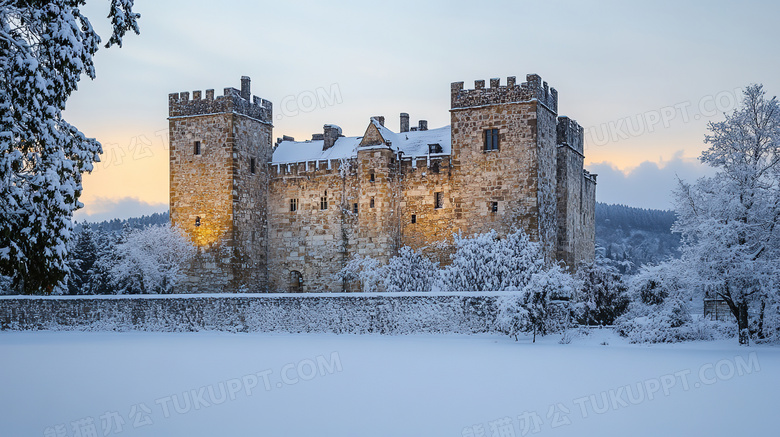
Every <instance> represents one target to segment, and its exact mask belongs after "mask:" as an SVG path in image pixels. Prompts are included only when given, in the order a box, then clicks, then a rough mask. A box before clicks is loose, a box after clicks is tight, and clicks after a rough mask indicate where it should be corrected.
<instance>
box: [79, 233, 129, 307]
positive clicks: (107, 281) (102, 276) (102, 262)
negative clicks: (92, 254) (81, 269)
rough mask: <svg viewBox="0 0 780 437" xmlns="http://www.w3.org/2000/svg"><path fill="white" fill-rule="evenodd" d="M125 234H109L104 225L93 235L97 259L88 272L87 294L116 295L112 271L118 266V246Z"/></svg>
mask: <svg viewBox="0 0 780 437" xmlns="http://www.w3.org/2000/svg"><path fill="white" fill-rule="evenodd" d="M124 236H125V233H124V232H118V233H113V232H108V231H106V229H105V227H104V226H103V225H100V226H98V228H97V230H96V231H95V232H94V234H93V241H94V243H95V250H96V259H95V263H94V264H92V268H91V269H90V270H89V271H88V282H87V283H86V290H87V291H86V292H85V294H116V290H115V289H114V286H113V285H112V283H111V270H112V269H113V268H114V266H115V265H116V264H117V257H116V250H115V249H116V246H117V245H118V244H119V243H121V242H123V241H124Z"/></svg>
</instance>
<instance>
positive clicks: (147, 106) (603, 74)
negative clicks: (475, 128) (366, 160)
mask: <svg viewBox="0 0 780 437" xmlns="http://www.w3.org/2000/svg"><path fill="white" fill-rule="evenodd" d="M108 5H109V2H108V1H107V0H102V1H94V0H92V1H89V2H88V4H87V5H86V7H85V8H84V12H85V13H86V15H87V16H88V17H89V18H90V20H91V22H92V24H93V26H94V27H95V29H96V30H97V31H98V33H99V34H100V35H101V36H102V37H103V39H104V40H107V39H108V36H109V35H110V31H109V22H108V20H107V19H106V18H105V17H106V16H107V14H108ZM136 12H139V13H140V14H141V19H140V21H139V25H140V29H141V34H140V35H128V36H127V37H126V38H125V41H124V45H123V47H122V48H118V47H113V48H111V49H101V50H100V51H99V52H98V53H97V54H96V56H95V66H96V71H97V78H96V79H95V80H89V79H88V78H83V79H82V82H81V83H80V84H79V89H78V91H76V92H75V93H74V94H73V95H71V98H70V99H69V101H68V105H67V109H66V111H65V118H66V119H67V120H68V121H69V122H70V123H72V124H74V125H75V126H77V127H78V128H79V129H81V131H82V132H84V133H85V134H86V135H87V136H88V137H94V138H97V139H98V140H99V141H100V142H101V143H102V144H103V148H104V154H103V156H102V158H101V160H102V162H100V163H97V164H96V165H95V169H94V171H93V172H92V173H91V174H88V175H86V176H85V177H84V191H83V195H82V198H81V200H82V202H83V203H84V204H85V208H83V209H82V210H80V211H77V213H76V216H75V218H76V219H77V220H84V219H88V220H104V219H109V218H114V217H119V218H126V217H132V216H139V215H142V214H150V213H152V212H160V211H165V210H167V208H168V206H167V205H168V196H169V191H168V178H169V176H168V144H167V135H168V132H167V129H168V122H167V119H166V117H167V115H168V112H167V111H168V107H167V105H168V100H167V99H168V94H169V93H172V92H181V91H190V92H191V91H194V90H205V89H209V88H213V89H215V90H216V94H217V95H221V93H222V89H223V88H225V87H235V88H239V87H240V78H241V76H250V77H251V78H252V93H253V94H255V95H257V96H260V97H262V98H265V99H267V100H270V101H271V102H273V104H274V137H281V136H282V135H291V136H293V137H295V138H297V139H306V138H310V136H311V134H312V133H314V132H321V130H322V126H323V125H324V124H326V123H333V124H337V125H339V126H341V127H342V129H343V131H344V134H345V135H347V136H357V135H362V133H363V131H364V130H365V127H366V125H367V123H368V120H369V117H370V116H373V115H384V116H385V117H386V118H387V122H386V124H387V125H388V127H390V128H391V129H393V130H396V131H397V130H398V114H399V113H401V112H407V113H409V114H410V117H411V122H412V124H414V123H416V121H417V120H420V119H425V120H428V125H429V127H430V128H435V127H441V126H445V125H448V124H449V112H448V110H449V90H450V83H451V82H458V81H463V82H465V83H466V88H473V81H474V80H479V79H482V80H488V79H490V78H494V77H498V78H501V81H502V84H505V83H506V82H505V81H506V77H508V76H517V78H518V81H524V80H525V76H526V75H527V74H531V73H535V74H539V75H540V76H541V77H542V79H543V80H545V81H547V82H548V83H549V84H550V86H551V87H555V88H556V89H557V90H558V93H559V115H566V116H569V117H571V118H574V119H575V120H577V121H578V122H579V123H580V124H581V125H582V126H583V127H584V128H585V132H586V134H585V157H586V158H585V165H586V168H587V169H588V170H590V171H591V172H594V173H597V174H599V178H598V182H599V183H598V187H597V191H596V192H597V194H596V196H597V200H598V201H601V202H607V203H621V204H626V205H630V206H636V207H642V208H662V209H669V208H671V207H672V195H671V190H672V189H673V188H674V187H675V185H676V184H677V179H678V178H680V179H683V180H694V179H696V178H698V177H701V176H704V175H708V174H712V171H711V169H708V168H706V167H704V166H702V165H701V164H699V162H698V159H697V158H698V156H699V155H700V153H701V151H702V150H704V148H705V144H704V142H703V139H704V135H705V133H706V132H707V123H708V122H717V121H721V120H723V118H724V113H729V112H731V111H733V110H734V109H735V108H736V107H737V105H738V104H739V101H740V97H741V90H742V89H743V88H744V87H746V86H747V85H749V84H751V83H763V84H764V87H765V89H766V91H767V93H768V94H769V96H773V95H775V94H777V93H778V92H779V91H780V76H778V74H777V72H778V71H780V57H778V56H775V54H776V52H777V50H776V49H775V44H776V41H777V40H778V36H780V27H778V26H777V25H776V23H775V21H776V17H777V16H778V13H779V12H780V3H777V2H768V1H767V2H760V1H743V2H740V3H736V2H722V1H686V2H681V1H679V0H678V1H655V2H625V1H614V2H613V1H602V2H582V1H545V2H540V1H534V2H527V1H518V0H514V1H501V0H497V1H492V2H490V3H484V4H480V3H477V2H463V1H453V0H450V1H419V0H417V1H407V0H398V1H394V2H365V1H336V0H333V1H329V2H321V1H293V0H290V1H273V2H271V1H221V2H219V6H218V8H217V3H216V2H214V1H197V0H187V1H177V0H166V1H164V2H137V5H136Z"/></svg>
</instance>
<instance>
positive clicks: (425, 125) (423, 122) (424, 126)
mask: <svg viewBox="0 0 780 437" xmlns="http://www.w3.org/2000/svg"><path fill="white" fill-rule="evenodd" d="M417 130H428V120H420V123H419V125H418V127H417Z"/></svg>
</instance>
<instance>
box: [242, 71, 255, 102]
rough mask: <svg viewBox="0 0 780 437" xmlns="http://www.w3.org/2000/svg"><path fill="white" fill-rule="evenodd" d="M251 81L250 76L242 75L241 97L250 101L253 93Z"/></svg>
mask: <svg viewBox="0 0 780 437" xmlns="http://www.w3.org/2000/svg"><path fill="white" fill-rule="evenodd" d="M250 81H251V79H249V76H241V98H243V99H244V100H247V101H249V97H250V96H251V95H252V92H251V91H250V88H249V82H250Z"/></svg>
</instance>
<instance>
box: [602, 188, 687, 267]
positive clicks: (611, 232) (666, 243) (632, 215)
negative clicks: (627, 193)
mask: <svg viewBox="0 0 780 437" xmlns="http://www.w3.org/2000/svg"><path fill="white" fill-rule="evenodd" d="M674 221H675V213H674V211H663V210H657V209H644V208H633V207H630V206H625V205H609V204H606V203H596V246H597V250H601V251H602V254H603V255H604V256H605V257H607V258H609V259H612V260H616V261H630V262H631V263H633V264H634V268H637V267H639V266H641V265H642V264H647V263H655V262H660V261H663V260H664V259H667V258H669V257H677V256H679V247H680V236H679V235H677V234H672V232H671V230H670V229H671V227H672V224H673V223H674Z"/></svg>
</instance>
